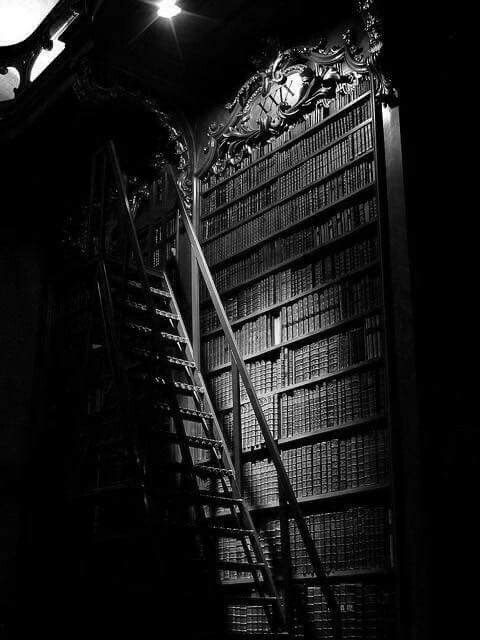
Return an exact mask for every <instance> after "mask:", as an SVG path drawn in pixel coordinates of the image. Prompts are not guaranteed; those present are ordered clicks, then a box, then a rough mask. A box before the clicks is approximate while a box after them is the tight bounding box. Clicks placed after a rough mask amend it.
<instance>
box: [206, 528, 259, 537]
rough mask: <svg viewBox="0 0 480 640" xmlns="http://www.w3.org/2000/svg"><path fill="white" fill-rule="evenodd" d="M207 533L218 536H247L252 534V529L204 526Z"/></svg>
mask: <svg viewBox="0 0 480 640" xmlns="http://www.w3.org/2000/svg"><path fill="white" fill-rule="evenodd" d="M205 530H206V531H208V533H212V534H213V535H215V536H218V537H219V538H238V539H242V538H247V537H251V536H253V534H254V533H255V531H254V529H233V528H230V527H205Z"/></svg>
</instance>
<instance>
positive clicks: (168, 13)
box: [157, 0, 182, 20]
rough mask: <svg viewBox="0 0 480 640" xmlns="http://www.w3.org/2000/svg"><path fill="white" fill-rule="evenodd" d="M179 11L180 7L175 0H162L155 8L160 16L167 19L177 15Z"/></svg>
mask: <svg viewBox="0 0 480 640" xmlns="http://www.w3.org/2000/svg"><path fill="white" fill-rule="evenodd" d="M181 12H182V10H181V9H180V7H177V0H162V1H161V2H160V4H159V5H158V10H157V14H158V15H159V17H160V18H168V19H169V20H171V19H172V18H174V17H175V16H178V14H179V13H181Z"/></svg>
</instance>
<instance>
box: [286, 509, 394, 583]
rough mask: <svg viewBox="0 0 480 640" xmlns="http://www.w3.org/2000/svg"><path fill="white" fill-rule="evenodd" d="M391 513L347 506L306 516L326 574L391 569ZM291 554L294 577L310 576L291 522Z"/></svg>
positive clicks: (296, 528)
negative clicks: (295, 575)
mask: <svg viewBox="0 0 480 640" xmlns="http://www.w3.org/2000/svg"><path fill="white" fill-rule="evenodd" d="M390 520H391V517H390V509H387V507H386V506H385V505H369V506H350V507H346V508H343V509H340V510H337V511H332V512H328V513H315V514H312V515H307V516H305V522H306V524H307V526H308V529H309V531H310V533H311V535H312V538H313V540H314V542H315V546H316V547H317V550H318V553H319V555H320V558H321V560H322V564H323V567H324V569H325V571H326V572H327V573H330V572H331V571H348V570H352V571H354V570H360V569H387V568H389V567H390V566H391V549H390ZM289 530H290V553H291V558H292V567H293V571H294V573H295V574H297V575H304V576H313V575H315V572H314V570H313V566H312V563H311V561H310V557H309V555H308V554H307V551H306V548H305V545H304V543H303V539H302V536H301V535H300V532H299V530H298V527H297V524H296V522H295V521H294V520H290V522H289Z"/></svg>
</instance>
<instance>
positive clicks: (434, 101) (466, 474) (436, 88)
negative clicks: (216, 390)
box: [0, 0, 479, 639]
mask: <svg viewBox="0 0 480 640" xmlns="http://www.w3.org/2000/svg"><path fill="white" fill-rule="evenodd" d="M185 4H187V3H186V2H185ZM318 4H319V3H317V2H306V1H300V0H297V1H296V2H294V3H291V2H275V3H274V2H255V3H252V2H245V1H243V2H242V1H234V2H224V1H221V0H217V1H213V0H212V1H209V2H200V1H198V2H194V1H192V2H191V3H189V7H190V8H191V10H192V12H195V13H198V14H202V15H208V16H210V18H209V19H208V20H206V19H199V18H194V19H193V20H194V25H195V28H193V29H192V23H191V22H190V23H189V22H188V20H189V17H188V16H183V17H182V21H181V23H180V24H179V28H178V41H179V45H180V48H181V50H182V52H183V53H182V56H179V55H178V50H177V47H176V45H175V41H174V40H173V39H172V35H171V33H168V32H167V27H166V26H165V25H158V29H157V28H156V27H157V25H154V26H153V27H152V28H151V29H149V30H147V31H146V32H145V34H144V36H141V37H140V38H138V39H136V40H134V42H133V43H132V44H131V45H130V47H125V43H126V42H127V43H128V42H129V41H131V39H132V38H133V37H135V34H136V33H138V31H139V30H140V29H141V28H142V25H144V24H145V16H147V14H148V11H150V12H151V9H150V8H149V7H148V6H146V5H143V6H140V4H139V3H138V2H137V3H135V2H134V0H130V1H129V2H126V3H125V7H127V8H128V11H130V13H128V11H126V13H122V14H120V12H119V10H118V5H117V3H116V2H115V3H112V2H110V3H107V6H106V11H107V13H106V14H105V17H104V18H102V19H101V20H100V23H99V24H98V25H97V27H96V33H95V34H94V38H95V39H96V42H97V48H96V55H97V58H98V61H99V62H100V63H101V65H104V66H105V67H107V68H111V69H113V70H114V72H115V73H118V74H119V77H120V78H121V79H122V81H123V82H124V83H125V84H128V85H130V86H131V87H132V88H143V89H144V90H145V91H147V92H150V93H153V94H155V95H157V96H158V98H159V100H160V102H161V104H162V105H165V108H171V109H174V110H175V109H181V110H182V111H185V112H186V113H187V114H188V115H190V116H192V114H198V116H199V117H201V118H203V116H204V114H206V113H208V111H209V110H210V109H212V107H215V106H217V105H218V104H219V103H222V102H223V101H224V100H225V99H228V98H230V97H232V95H233V94H234V92H235V90H236V89H237V88H238V86H240V84H241V83H242V82H243V81H244V79H245V78H246V77H247V76H248V74H249V73H251V72H252V70H253V66H252V64H251V63H250V62H249V59H250V58H251V57H252V56H256V57H258V56H259V54H261V53H262V49H264V48H265V47H264V46H263V44H262V43H263V42H264V38H265V37H266V36H269V37H271V36H273V37H276V38H277V39H278V40H279V42H280V44H281V45H289V44H292V43H295V42H298V43H303V42H304V41H305V40H310V39H311V38H312V36H314V35H315V34H317V33H322V32H324V31H328V28H330V26H331V25H334V24H336V23H338V22H342V21H343V19H344V18H346V17H347V16H348V15H349V13H350V12H351V6H350V3H349V2H340V3H330V4H329V6H328V7H327V8H325V7H323V6H322V7H320V9H319V8H318ZM322 4H323V3H322ZM325 4H326V3H325ZM385 6H386V16H385V18H386V20H385V28H386V43H387V53H388V56H389V61H390V64H391V67H392V71H393V77H394V81H395V84H396V85H397V86H398V87H399V89H400V105H401V107H400V109H401V126H402V139H403V155H404V169H405V187H406V199H407V215H408V236H409V244H410V262H411V268H412V290H413V306H414V318H415V335H416V344H415V349H416V361H417V382H418V391H419V433H420V446H419V450H418V452H417V456H418V458H419V460H420V463H421V465H420V466H421V487H422V489H421V491H420V492H419V495H418V504H417V505H416V509H415V511H414V512H413V513H412V514H411V517H412V518H418V522H419V529H420V532H419V534H418V541H417V542H418V548H419V550H420V553H421V556H422V558H423V559H424V561H425V572H424V573H423V574H422V577H421V585H420V586H421V591H420V592H419V594H418V595H419V597H418V599H416V602H417V603H418V611H416V615H417V617H418V619H419V620H420V622H421V624H420V628H421V631H420V632H419V633H418V636H417V637H418V638H422V639H423V638H434V637H438V636H439V635H445V637H462V635H466V634H467V633H471V629H472V628H473V622H474V621H475V613H476V610H475V607H476V591H477V589H476V588H475V584H476V566H475V556H476V550H477V544H478V543H477V536H476V531H475V515H476V514H475V505H476V500H475V498H476V491H475V489H476V485H477V469H478V462H479V460H478V457H479V453H478V452H479V446H478V445H479V442H478V440H479V436H478V430H477V428H475V426H474V424H475V423H474V417H477V409H476V404H477V399H476V395H477V393H478V392H477V388H476V377H477V376H476V375H475V370H476V357H475V353H474V351H475V347H476V342H477V340H476V326H475V325H476V324H477V318H476V312H475V309H476V304H475V303H476V300H475V291H476V287H475V284H476V283H475V280H474V274H475V271H476V270H475V267H476V266H477V265H476V254H477V252H476V246H475V245H476V244H477V238H476V234H475V224H474V209H473V203H472V200H471V199H470V198H471V191H472V189H471V186H470V185H471V184H472V182H471V179H470V178H469V177H468V176H469V170H470V171H471V169H470V168H471V167H472V162H473V160H472V159H471V158H472V148H473V141H472V133H473V130H474V128H475V127H474V123H475V119H476V118H475V114H474V113H473V104H472V103H473V87H474V83H473V82H472V78H471V73H472V72H471V70H470V69H469V68H468V66H467V63H466V60H467V59H468V56H467V51H466V40H464V34H463V25H464V23H465V20H466V17H465V13H464V12H463V11H462V6H461V3H455V5H452V6H451V7H450V8H449V11H448V13H447V12H444V11H442V10H441V9H440V7H439V5H437V4H433V3H430V5H429V4H428V3H427V4H425V3H418V2H417V3H414V2H411V1H409V2H397V3H393V2H388V3H385ZM145 12H146V13H145ZM147 17H148V16H147ZM190 19H191V18H190ZM191 20H192V19H191ZM86 122H88V120H87V121H86V120H85V119H84V116H81V117H80V116H78V103H77V101H76V99H75V98H74V97H73V95H72V93H71V92H67V93H66V94H63V95H62V96H61V97H59V99H58V100H57V102H56V103H55V105H54V106H52V107H50V108H49V110H48V111H46V112H45V113H44V114H43V115H42V116H41V117H39V119H37V120H36V121H35V123H34V124H33V125H32V126H30V127H29V128H28V129H26V130H23V131H21V132H20V133H19V134H18V135H17V137H16V138H15V139H14V140H13V142H12V141H10V142H8V143H7V142H5V143H4V144H3V145H2V148H1V155H0V185H1V191H0V193H1V198H0V212H1V216H0V265H1V271H0V282H1V284H2V294H1V298H0V299H1V313H0V337H1V340H2V345H1V353H2V365H3V366H2V367H1V371H0V410H1V413H2V416H1V418H0V425H1V427H0V474H1V475H0V483H1V485H2V490H3V494H2V497H3V500H2V504H3V506H2V507H1V511H0V515H1V518H0V519H1V521H2V525H1V527H2V529H1V537H0V542H1V546H2V547H3V548H4V549H5V550H6V551H5V553H3V554H2V555H0V558H1V565H0V569H1V573H2V574H3V576H4V578H3V582H2V581H0V613H2V608H3V612H4V613H5V616H6V617H10V618H12V617H13V618H17V620H18V619H23V620H25V617H28V616H30V615H35V616H38V618H35V621H36V624H37V625H38V626H37V629H42V630H43V629H49V630H50V631H51V632H52V633H53V635H55V633H57V634H58V635H59V637H60V635H63V637H65V635H67V636H68V637H70V633H71V632H72V627H74V626H75V624H76V623H75V621H76V620H78V617H79V616H80V612H79V611H78V610H77V609H76V607H75V606H74V604H75V603H72V598H73V597H74V594H73V593H72V592H70V591H69V587H70V585H69V582H68V580H69V578H68V575H69V567H70V565H69V562H71V550H70V549H69V542H68V541H69V535H68V527H69V526H70V523H69V521H68V518H66V516H65V512H64V511H63V510H62V508H61V505H62V504H63V493H64V487H63V486H62V478H63V475H62V474H63V467H64V464H65V461H64V459H63V458H62V450H63V445H64V438H67V437H68V425H63V427H64V430H65V431H64V432H61V431H59V430H56V431H54V432H48V430H47V431H42V430H41V428H40V427H39V424H40V417H41V416H38V415H37V413H36V411H35V410H30V407H32V406H35V403H34V402H33V401H32V391H31V389H32V388H33V389H34V391H33V397H36V396H41V394H42V384H43V380H42V379H41V378H40V379H39V378H38V376H35V372H36V371H38V370H39V368H40V367H41V362H39V361H38V359H35V354H37V353H38V352H39V346H40V344H41V339H42V325H41V322H40V318H41V310H42V301H43V291H44V289H43V276H44V274H45V272H46V269H47V268H48V267H49V265H50V264H51V261H52V258H54V253H53V250H52V237H53V236H54V235H55V233H56V229H57V227H58V225H57V223H58V220H60V219H61V218H62V217H63V216H64V215H65V213H66V211H70V212H71V211H74V210H75V206H76V199H77V196H76V194H77V193H78V182H79V176H81V174H82V171H83V167H84V166H85V164H84V156H86V153H87V151H88V146H89V144H88V143H87V142H85V137H84V133H85V131H86V130H87V131H88V124H86ZM477 421H478V418H477ZM407 466H408V461H407ZM414 468H415V465H413V464H412V469H414ZM412 472H413V471H412ZM67 559H68V561H67ZM472 584H473V588H472V586H471V585H472ZM65 612H70V614H71V620H70V622H69V623H68V626H66V627H64V626H63V624H62V623H61V622H60V621H61V619H62V613H65ZM80 617H81V616H80ZM159 624H161V622H159ZM0 635H1V632H0ZM112 637H113V636H112Z"/></svg>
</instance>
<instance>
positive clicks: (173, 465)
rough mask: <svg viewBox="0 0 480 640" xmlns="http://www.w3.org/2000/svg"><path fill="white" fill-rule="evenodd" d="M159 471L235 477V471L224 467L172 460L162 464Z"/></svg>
mask: <svg viewBox="0 0 480 640" xmlns="http://www.w3.org/2000/svg"><path fill="white" fill-rule="evenodd" d="M159 471H172V472H179V473H181V472H186V473H195V474H196V475H198V476H229V477H233V471H231V470H230V469H223V468H222V467H209V466H205V465H193V467H192V465H189V464H186V463H185V462H170V463H168V464H165V465H162V467H161V468H160V469H159Z"/></svg>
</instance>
